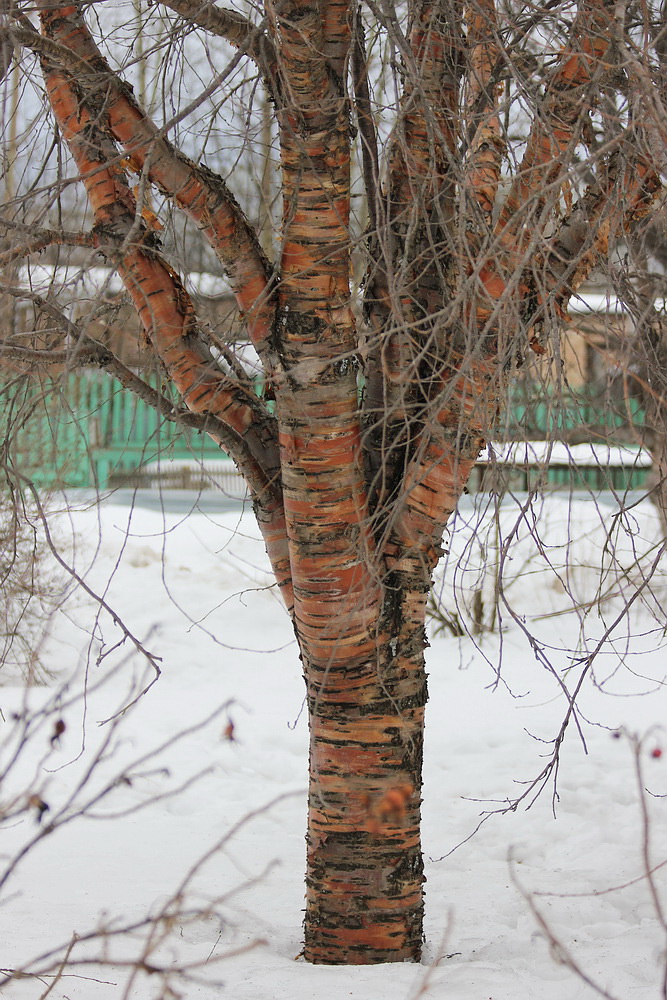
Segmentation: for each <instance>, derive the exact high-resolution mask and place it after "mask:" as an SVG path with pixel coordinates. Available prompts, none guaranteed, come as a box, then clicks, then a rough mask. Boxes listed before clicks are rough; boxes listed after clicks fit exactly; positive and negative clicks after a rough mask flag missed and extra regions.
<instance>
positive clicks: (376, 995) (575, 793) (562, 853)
mask: <svg viewBox="0 0 667 1000" xmlns="http://www.w3.org/2000/svg"><path fill="white" fill-rule="evenodd" d="M525 500H526V498H525V497H524V498H519V500H518V501H517V502H512V501H507V502H506V503H505V504H504V505H503V507H502V508H501V509H500V511H499V513H498V514H496V513H495V511H494V509H493V508H491V507H489V509H488V511H484V509H483V504H484V503H485V501H484V498H482V497H480V498H477V501H476V503H477V505H478V506H475V504H473V503H472V501H470V500H468V501H466V503H464V504H463V505H462V507H461V510H460V513H459V515H458V516H457V519H456V521H455V524H454V526H453V530H452V532H451V535H450V537H449V539H448V543H447V544H448V548H449V554H448V557H447V561H446V564H445V566H444V567H443V569H442V572H441V575H440V583H439V585H438V592H439V593H440V598H439V599H440V602H441V605H442V607H443V608H444V609H445V612H446V615H447V616H448V618H449V619H450V620H453V616H454V615H456V620H457V621H458V623H459V624H461V625H462V626H464V628H465V629H468V630H469V631H471V632H476V633H477V634H475V635H470V634H464V635H463V636H455V635H452V634H451V632H450V631H449V630H448V629H443V630H440V631H439V632H438V633H437V634H434V635H433V637H432V643H431V649H430V650H429V651H428V666H429V673H430V702H429V709H428V721H427V730H428V733H427V742H426V751H425V755H426V756H425V786H424V800H425V801H424V850H425V854H426V857H427V878H428V881H427V886H426V912H427V919H426V932H427V942H426V947H425V955H424V962H423V964H422V965H421V966H410V965H400V966H395V965H394V966H383V967H374V968H364V967H361V968H359V967H357V968H327V967H311V966H308V965H307V964H305V963H304V962H303V961H301V960H300V959H299V951H300V947H301V945H300V939H301V921H302V909H303V869H304V855H305V845H304V839H303V838H304V829H305V808H306V805H305V788H306V756H307V732H306V720H305V717H304V714H303V712H302V707H303V706H302V701H303V691H302V681H301V677H300V667H299V661H298V656H297V650H296V647H295V643H294V639H293V636H292V633H291V630H290V626H289V624H288V622H287V619H286V616H285V614H284V612H283V610H282V608H281V605H280V603H279V600H278V598H277V595H276V593H275V590H274V589H273V588H272V586H271V578H270V574H269V571H268V566H267V562H266V558H265V555H264V552H263V548H262V544H261V542H260V541H259V540H258V533H257V530H256V528H255V526H254V524H253V521H252V518H251V516H250V515H248V514H243V513H241V512H226V513H221V514H219V515H216V514H211V513H206V514H202V513H197V512H196V511H195V512H194V513H192V514H190V515H189V516H186V515H185V514H183V513H172V514H169V513H160V512H159V511H155V510H145V509H140V508H136V509H134V510H132V509H131V508H129V507H126V506H119V505H114V504H113V503H110V502H107V503H105V504H104V505H102V506H101V507H99V508H94V507H91V508H88V509H85V508H81V509H77V510H74V511H72V512H70V513H68V514H67V513H61V514H60V515H58V516H56V517H54V518H53V519H52V525H53V528H54V532H55V535H56V537H57V538H58V539H59V544H60V545H61V546H63V548H64V549H72V547H73V548H74V551H73V553H72V556H73V561H74V564H75V566H76V569H77V571H78V573H79V574H80V575H81V576H82V577H83V578H84V580H85V583H86V585H87V586H88V587H89V588H90V589H91V590H93V591H94V592H96V593H97V594H99V595H102V596H103V597H104V600H105V602H106V604H107V606H108V607H109V608H111V609H113V613H114V614H115V615H116V616H118V617H119V618H120V619H121V620H122V623H123V625H124V626H125V627H126V628H127V629H128V630H129V631H130V632H131V633H132V635H133V636H134V638H135V639H136V640H137V641H140V642H142V643H143V644H144V646H145V647H146V648H147V649H148V650H149V651H150V652H151V653H153V654H154V655H155V656H156V657H160V658H161V660H160V664H159V665H160V669H161V675H160V677H159V679H158V680H157V682H156V683H155V684H154V685H153V686H152V687H151V688H150V690H149V691H148V693H147V694H146V695H145V696H143V697H141V698H139V700H138V701H136V703H134V704H133V705H132V706H131V707H130V708H129V709H128V710H127V711H126V712H125V713H124V714H121V715H118V713H119V712H122V710H123V708H124V707H125V706H126V705H128V704H129V703H131V702H133V700H134V699H135V698H136V695H137V694H138V693H139V692H140V691H141V690H142V689H143V687H145V686H146V684H147V683H148V682H149V681H150V680H151V679H152V677H153V676H154V672H153V671H152V669H151V668H150V667H147V666H146V662H145V659H144V658H143V657H141V656H140V655H139V654H138V653H137V652H136V650H134V648H133V640H132V638H131V637H127V638H126V639H125V642H124V643H123V645H122V646H120V647H119V648H117V649H114V648H113V647H114V645H115V644H116V643H118V642H119V640H120V639H121V638H122V632H121V630H120V628H119V626H117V625H114V622H113V620H112V617H111V615H110V614H109V613H108V612H107V611H105V610H102V611H97V612H96V611H95V608H94V603H93V601H92V599H91V598H90V597H89V596H86V595H85V594H83V593H82V592H81V591H80V590H78V591H74V592H73V593H72V595H71V596H70V597H69V599H68V601H67V603H66V604H65V606H64V608H63V610H62V611H61V612H59V613H58V614H57V616H56V619H55V621H54V623H53V628H52V636H51V639H50V640H49V643H48V644H47V647H46V649H45V653H44V660H45V663H46V665H47V666H48V667H49V669H50V670H51V671H52V680H51V681H50V683H49V684H48V685H47V686H44V687H38V688H33V689H31V690H29V691H25V690H24V689H23V688H22V687H20V686H19V685H16V684H15V685H14V686H11V685H9V686H5V687H3V688H1V689H0V709H1V710H2V717H0V764H1V766H2V770H5V769H6V776H5V780H4V782H3V784H2V786H1V788H0V803H1V805H2V808H3V809H4V812H5V820H4V822H3V823H2V825H0V833H1V837H0V854H1V857H0V871H3V870H9V874H8V877H7V878H6V881H5V883H4V884H3V886H2V889H1V891H0V928H1V930H0V942H1V944H0V967H1V968H2V969H4V970H7V969H16V968H22V967H25V966H28V965H30V963H32V964H31V965H30V967H31V968H33V969H39V968H40V967H42V968H44V969H45V970H47V971H48V975H45V976H44V977H42V979H41V980H38V979H33V978H22V979H13V980H12V981H11V982H9V983H8V984H6V985H4V987H2V988H1V989H0V992H3V990H4V994H3V995H7V996H8V997H10V998H11V1000H14V998H15V1000H23V998H35V1000H36V998H42V997H46V996H47V990H48V988H49V987H51V990H50V992H48V996H49V998H50V1000H104V998H113V1000H115V998H117V997H119V998H120V997H125V996H127V997H131V998H132V1000H154V998H157V997H162V996H165V997H178V996H181V995H182V996H183V997H187V998H188V1000H191V998H202V1000H209V998H213V997H216V998H218V997H222V996H229V997H230V998H233V1000H245V998H247V1000H282V998H290V1000H310V998H318V1000H320V998H324V997H326V998H327V1000H343V998H345V1000H347V998H350V997H352V998H358V1000H362V998H363V1000H367V998H373V1000H389V998H391V1000H416V998H417V997H427V998H438V1000H440V998H448V997H451V998H454V1000H533V998H539V1000H563V998H567V1000H579V998H588V997H593V996H596V995H599V994H597V993H596V992H595V990H594V989H593V987H592V986H591V985H587V983H586V982H585V981H584V978H583V977H588V978H589V980H590V981H591V982H594V983H595V984H597V985H598V986H599V987H600V988H602V989H605V990H607V992H608V995H609V996H612V997H615V998H618V1000H632V998H641V1000H644V998H646V1000H649V998H651V1000H652V998H656V1000H657V998H658V997H661V996H664V994H663V992H662V985H661V984H662V977H663V975H664V968H665V962H666V961H667V959H666V957H665V948H666V945H667V931H666V929H665V927H664V926H663V925H662V923H661V919H660V913H659V912H658V909H657V906H656V903H657V905H658V906H662V907H664V908H665V910H667V867H665V868H659V869H658V870H657V871H655V873H654V876H653V879H654V890H655V894H654V895H652V892H651V888H650V886H649V885H648V884H647V880H646V879H645V878H643V877H642V876H643V874H644V873H645V871H646V867H647V859H648V864H649V866H652V867H655V866H659V865H661V864H662V863H663V862H665V859H666V858H667V809H666V800H665V799H664V798H662V796H665V795H667V735H666V733H665V730H664V723H665V721H666V720H667V714H666V708H667V688H666V687H665V683H664V682H665V676H667V657H666V655H665V637H664V629H665V615H664V610H663V609H664V608H665V607H666V606H667V597H666V595H667V562H665V567H664V569H663V568H661V564H660V563H658V564H657V569H656V570H655V572H654V575H653V576H652V578H651V579H650V580H648V579H647V577H648V574H649V573H650V572H651V567H652V565H653V564H654V563H655V560H656V557H657V555H658V553H659V545H658V543H659V539H660V532H659V526H658V521H657V518H656V516H655V514H654V512H653V510H652V508H651V507H650V505H648V504H647V503H643V504H641V505H639V506H635V507H634V508H633V509H632V510H631V511H629V512H627V513H626V514H624V515H623V516H620V515H619V514H618V511H617V508H616V507H615V506H614V503H613V500H612V499H611V498H609V497H606V498H601V499H600V500H598V501H597V502H596V501H594V500H593V499H589V500H582V501H577V502H573V503H572V504H570V503H568V502H567V500H566V499H565V498H558V497H551V498H548V499H547V500H545V501H544V502H543V503H539V504H537V505H533V506H532V507H528V506H527V505H526V503H525ZM522 501H523V505H522ZM480 504H481V505H482V506H481V507H480V506H479V505H480ZM480 522H481V527H480ZM536 526H537V527H536ZM536 533H538V534H539V537H540V542H539V543H537V542H536V541H535V539H534V535H535V534H536ZM72 540H74V543H75V544H74V546H72ZM612 542H615V546H614V545H612V544H611V543H612ZM656 546H658V547H656ZM614 548H615V549H616V555H614ZM663 561H664V560H663ZM501 579H502V581H503V583H502V586H500V585H499V580H501ZM633 595H634V598H633ZM637 595H639V596H637ZM631 598H633V599H634V604H633V606H632V610H631V612H630V615H629V616H626V615H624V614H623V605H624V603H625V602H626V601H627V600H628V599H631ZM496 599H498V600H499V601H500V605H499V606H496V604H497V601H496ZM573 601H574V603H575V604H576V605H577V609H576V610H575V611H574V612H573V611H572V610H571V607H572V603H573ZM531 637H532V638H531ZM591 654H594V655H593V658H592V659H587V658H590V657H591ZM587 667H588V673H587V675H586V677H585V679H584V680H583V682H582V684H581V690H580V692H579V696H578V699H577V703H578V706H579V711H578V714H577V716H576V719H575V720H573V721H572V722H571V724H570V726H569V727H568V729H567V733H566V736H565V740H564V743H563V746H562V748H561V758H560V763H559V767H558V773H557V795H556V796H555V795H554V784H553V775H552V776H551V778H550V779H549V780H548V781H547V785H546V788H545V789H544V791H543V792H542V795H541V796H540V797H539V798H538V799H537V801H536V802H535V803H534V804H533V805H532V807H531V808H529V809H526V808H525V807H526V805H528V804H530V803H531V802H532V801H533V799H534V798H535V795H534V792H533V793H529V794H528V795H527V796H526V798H525V799H524V801H523V802H522V803H521V804H520V805H519V806H518V808H516V809H515V810H510V811H506V810H505V811H503V806H505V805H507V804H508V803H509V802H511V801H512V800H515V799H517V798H518V797H519V796H521V795H522V794H523V793H524V792H525V791H526V790H527V788H528V785H527V784H525V783H530V782H532V781H533V780H534V779H535V778H536V777H537V776H538V775H539V774H540V772H541V771H542V769H543V768H544V767H545V765H546V764H547V763H548V761H549V759H550V757H551V755H552V753H553V744H552V743H551V742H550V741H552V740H553V739H554V738H555V737H556V736H557V735H558V733H559V730H560V727H561V723H562V720H563V718H564V716H565V714H566V710H567V691H568V690H569V691H572V690H574V689H575V688H576V687H577V685H578V683H579V681H580V678H581V676H582V673H583V672H585V670H586V668H587ZM84 687H85V690H86V694H85V697H84V696H83V695H82V690H83V689H84ZM109 719H111V721H108V722H106V724H105V725H100V724H99V723H100V722H101V721H103V720H109ZM207 720H208V721H207ZM58 723H64V724H65V725H66V728H65V730H64V732H62V733H59V730H60V729H61V728H62V726H61V725H57V724H58ZM230 723H231V724H233V731H232V726H231V725H230ZM230 736H232V737H233V738H231V739H230V738H229V737H230ZM635 739H638V740H640V741H641V742H639V743H636V742H635ZM663 748H664V750H665V753H664V755H662V756H659V755H657V754H656V751H661V750H662V749H663ZM93 760H95V761H96V762H97V763H96V766H95V767H94V768H93V767H91V762H92V761H93ZM638 768H639V770H640V772H641V774H640V779H639V780H638V774H637V771H638ZM642 787H644V788H645V789H646V790H647V791H645V792H644V793H643V794H640V789H641V788H642ZM29 796H32V797H33V798H32V801H31V804H30V805H29V806H27V808H26V803H27V800H28V797H29ZM40 801H41V802H42V803H44V804H45V805H48V807H49V808H48V811H45V810H43V816H42V819H41V823H38V822H37V819H38V817H39V814H40V809H41V808H42V807H40V804H39V803H40ZM81 810H84V811H85V812H86V814H87V815H85V816H83V817H79V818H77V815H76V814H77V812H78V811H81ZM643 810H646V811H647V815H648V817H649V819H648V823H647V822H646V821H645V817H644V813H643ZM554 813H555V815H554ZM484 817H488V818H486V820H485V822H483V823H482V825H481V826H480V827H479V829H477V832H476V833H474V831H475V830H476V828H477V827H478V825H479V823H480V819H484ZM51 823H52V824H54V826H55V827H56V829H55V830H54V831H53V832H52V833H49V834H48V835H45V831H46V830H48V829H49V824H51ZM473 833H474V835H473ZM34 841H36V843H35V844H34V846H33V847H32V848H30V849H29V850H26V847H27V846H28V845H30V844H31V843H32V842H34ZM23 852H24V853H23ZM535 911H537V912H535ZM159 914H161V915H162V917H163V919H162V921H161V922H159V923H158V925H157V929H154V930H153V932H152V933H153V937H151V936H150V933H151V932H149V931H148V930H147V929H146V927H145V926H142V927H140V928H139V929H138V930H137V931H136V932H135V933H134V934H133V935H132V936H130V937H128V936H127V935H120V934H119V935H118V936H117V937H114V935H113V932H114V931H115V930H118V929H120V928H121V927H122V926H123V925H125V924H130V923H133V922H137V923H139V924H141V922H142V921H143V920H144V918H146V916H147V915H149V916H150V915H153V916H155V915H159ZM92 931H98V932H101V931H106V932H107V936H106V939H105V940H103V941H102V943H100V939H99V938H98V940H97V941H93V942H92V943H90V944H86V943H85V942H84V943H78V944H75V945H74V947H73V948H72V951H71V954H70V959H73V960H76V959H77V958H80V959H83V958H86V957H89V958H91V959H97V960H99V959H104V961H105V963H106V964H104V965H102V964H94V963H92V964H85V963H84V964H79V965H70V966H68V967H66V968H65V969H64V970H63V974H62V976H61V977H60V978H56V979H54V978H53V973H54V971H56V970H54V968H53V963H54V959H53V958H45V959H44V960H43V961H39V960H38V961H35V958H36V957H37V956H39V955H42V954H43V953H46V952H48V951H49V950H50V949H52V948H56V947H57V946H61V945H65V946H67V944H68V942H71V941H72V940H73V934H76V935H78V936H79V937H81V936H84V935H86V934H87V933H89V932H92ZM549 936H551V937H552V938H553V940H552V941H551V944H549V942H548V938H549ZM556 942H557V943H556ZM564 951H566V952H567V954H568V955H569V956H571V958H572V960H573V961H574V962H576V963H577V965H578V966H579V967H580V969H581V972H582V974H583V976H577V975H575V974H574V973H573V972H572V971H571V969H570V968H568V966H567V964H564V962H563V961H562V959H563V954H564ZM138 955H143V956H144V960H145V966H146V967H148V968H153V967H158V966H159V967H160V968H161V969H165V968H166V969H169V968H173V969H176V968H177V967H181V968H182V967H183V966H188V965H190V966H191V972H190V974H191V976H192V977H193V978H192V979H191V981H190V982H189V983H188V982H184V981H183V980H179V979H178V977H177V976H176V975H174V977H173V978H167V979H165V976H164V975H163V974H162V973H160V972H152V973H149V972H148V971H147V969H146V968H144V969H143V970H140V971H139V972H135V973H133V972H132V971H131V969H130V968H129V966H127V965H125V966H124V965H123V964H122V963H123V962H129V963H131V962H132V961H133V960H135V959H136V958H137V956H138ZM165 982H166V983H167V984H168V985H169V986H170V988H172V989H173V991H174V992H173V993H172V994H170V993H168V992H165V989H166V987H165Z"/></svg>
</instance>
